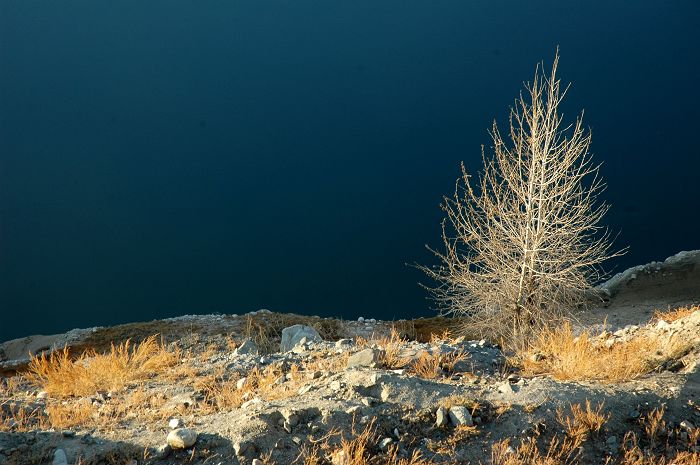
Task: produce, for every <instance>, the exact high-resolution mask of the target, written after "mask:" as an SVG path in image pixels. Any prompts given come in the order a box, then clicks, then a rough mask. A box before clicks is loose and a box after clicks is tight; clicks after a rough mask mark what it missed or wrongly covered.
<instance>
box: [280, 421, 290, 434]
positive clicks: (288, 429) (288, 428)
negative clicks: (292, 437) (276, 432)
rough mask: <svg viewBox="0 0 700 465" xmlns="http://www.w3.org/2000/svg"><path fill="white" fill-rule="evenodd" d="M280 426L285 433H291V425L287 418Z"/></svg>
mask: <svg viewBox="0 0 700 465" xmlns="http://www.w3.org/2000/svg"><path fill="white" fill-rule="evenodd" d="M282 428H284V430H285V431H286V432H287V433H289V434H292V425H291V424H290V423H289V422H288V421H287V420H285V421H284V422H283V423H282Z"/></svg>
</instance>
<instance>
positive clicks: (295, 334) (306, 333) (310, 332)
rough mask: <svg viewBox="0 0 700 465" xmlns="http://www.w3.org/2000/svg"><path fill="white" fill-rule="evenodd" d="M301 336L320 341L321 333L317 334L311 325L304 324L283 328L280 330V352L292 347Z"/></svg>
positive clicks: (308, 339)
mask: <svg viewBox="0 0 700 465" xmlns="http://www.w3.org/2000/svg"><path fill="white" fill-rule="evenodd" d="M302 338H306V340H307V341H314V342H320V341H322V340H323V339H321V335H320V334H318V331H316V330H315V329H314V328H312V327H311V326H306V325H294V326H289V327H287V328H284V329H283V330H282V342H281V343H280V352H287V351H290V350H292V349H293V348H294V346H295V345H297V344H298V343H299V342H300V341H301V340H302Z"/></svg>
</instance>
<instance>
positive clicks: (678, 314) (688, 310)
mask: <svg viewBox="0 0 700 465" xmlns="http://www.w3.org/2000/svg"><path fill="white" fill-rule="evenodd" d="M697 311H700V305H695V306H692V307H691V306H689V307H679V308H675V309H673V310H670V309H669V310H666V311H665V312H662V311H660V310H657V311H655V312H654V316H653V317H652V319H651V321H652V322H658V321H661V320H663V321H665V322H666V323H673V322H674V321H676V320H680V319H681V318H685V317H687V316H690V315H692V314H693V313H695V312H697Z"/></svg>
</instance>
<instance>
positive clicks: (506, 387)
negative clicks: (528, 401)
mask: <svg viewBox="0 0 700 465" xmlns="http://www.w3.org/2000/svg"><path fill="white" fill-rule="evenodd" d="M498 392H500V393H501V394H513V392H514V391H513V386H511V384H510V383H509V382H507V381H506V382H505V383H501V384H499V385H498Z"/></svg>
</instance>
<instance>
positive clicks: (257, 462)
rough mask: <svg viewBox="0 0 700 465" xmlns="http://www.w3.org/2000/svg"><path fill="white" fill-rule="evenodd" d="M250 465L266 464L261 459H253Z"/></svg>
mask: <svg viewBox="0 0 700 465" xmlns="http://www.w3.org/2000/svg"><path fill="white" fill-rule="evenodd" d="M250 465H265V463H264V462H263V461H262V460H260V459H253V461H252V462H251V464H250Z"/></svg>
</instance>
